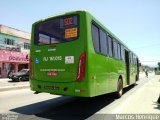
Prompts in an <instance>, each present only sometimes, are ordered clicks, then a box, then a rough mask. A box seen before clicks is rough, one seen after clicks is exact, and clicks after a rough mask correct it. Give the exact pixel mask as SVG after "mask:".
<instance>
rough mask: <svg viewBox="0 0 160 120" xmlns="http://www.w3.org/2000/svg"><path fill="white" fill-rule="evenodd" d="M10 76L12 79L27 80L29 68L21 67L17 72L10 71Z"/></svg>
mask: <svg viewBox="0 0 160 120" xmlns="http://www.w3.org/2000/svg"><path fill="white" fill-rule="evenodd" d="M10 78H11V79H12V81H27V80H29V69H22V70H21V71H19V72H17V73H12V74H11V75H10Z"/></svg>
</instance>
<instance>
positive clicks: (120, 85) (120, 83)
mask: <svg viewBox="0 0 160 120" xmlns="http://www.w3.org/2000/svg"><path fill="white" fill-rule="evenodd" d="M122 95H123V80H122V78H119V79H118V83H117V92H116V98H120V97H121V96H122Z"/></svg>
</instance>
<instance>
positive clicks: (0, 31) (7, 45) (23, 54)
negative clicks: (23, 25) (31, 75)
mask: <svg viewBox="0 0 160 120" xmlns="http://www.w3.org/2000/svg"><path fill="white" fill-rule="evenodd" d="M29 48H30V33H27V32H24V31H20V30H17V29H14V28H10V27H7V26H4V25H0V77H3V78H6V77H8V75H9V74H10V73H11V72H18V71H20V70H21V69H23V68H28V66H29Z"/></svg>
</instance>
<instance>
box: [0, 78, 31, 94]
mask: <svg viewBox="0 0 160 120" xmlns="http://www.w3.org/2000/svg"><path fill="white" fill-rule="evenodd" d="M25 88H29V81H23V82H12V80H11V79H8V78H0V92H2V91H8V90H15V89H25Z"/></svg>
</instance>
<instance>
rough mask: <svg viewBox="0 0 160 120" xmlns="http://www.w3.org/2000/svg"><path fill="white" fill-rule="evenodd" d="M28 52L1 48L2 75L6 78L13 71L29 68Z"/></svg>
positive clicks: (0, 72) (0, 68) (0, 65)
mask: <svg viewBox="0 0 160 120" xmlns="http://www.w3.org/2000/svg"><path fill="white" fill-rule="evenodd" d="M28 65H29V58H28V53H21V52H15V51H6V50H0V77H2V78H6V77H8V75H9V74H10V73H11V72H18V71H20V70H21V69H23V68H28Z"/></svg>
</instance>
